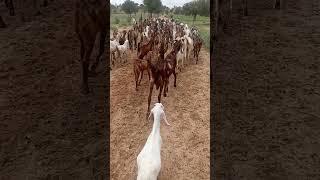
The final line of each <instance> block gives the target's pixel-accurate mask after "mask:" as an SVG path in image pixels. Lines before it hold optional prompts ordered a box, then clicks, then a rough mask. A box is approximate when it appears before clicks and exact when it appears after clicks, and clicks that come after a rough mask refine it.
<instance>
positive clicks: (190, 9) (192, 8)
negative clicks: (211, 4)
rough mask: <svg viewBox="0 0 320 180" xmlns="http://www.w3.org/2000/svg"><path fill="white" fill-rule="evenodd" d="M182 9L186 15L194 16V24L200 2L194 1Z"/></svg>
mask: <svg viewBox="0 0 320 180" xmlns="http://www.w3.org/2000/svg"><path fill="white" fill-rule="evenodd" d="M182 9H183V13H184V14H186V15H192V16H193V23H194V21H195V20H196V17H197V15H198V1H192V2H189V3H186V4H184V5H183V7H182Z"/></svg>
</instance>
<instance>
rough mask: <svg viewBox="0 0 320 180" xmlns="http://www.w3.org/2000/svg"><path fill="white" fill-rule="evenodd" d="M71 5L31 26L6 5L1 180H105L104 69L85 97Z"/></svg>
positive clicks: (0, 80) (0, 34) (56, 7)
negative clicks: (12, 15)
mask: <svg viewBox="0 0 320 180" xmlns="http://www.w3.org/2000/svg"><path fill="white" fill-rule="evenodd" d="M72 2H73V1H64V0H55V1H53V2H51V1H50V3H49V6H48V7H46V8H44V7H42V8H41V12H42V14H41V15H39V16H32V17H31V18H28V19H29V20H28V22H25V23H22V22H21V21H20V18H19V17H18V16H14V17H9V16H8V10H7V9H6V8H5V6H4V3H1V4H0V13H1V15H2V16H3V18H4V20H5V21H6V23H7V24H8V28H6V29H0V150H1V151H0V153H1V154H0V179H6V180H11V179H12V180H13V179H14V180H19V179H23V180H25V179H50V180H51V179H59V178H60V179H59V180H61V179H63V180H64V179H66V180H70V179H86V180H87V179H94V177H96V178H100V179H106V175H107V173H108V172H107V168H106V166H107V162H106V159H107V153H106V148H107V138H106V137H107V134H106V127H107V123H106V113H105V112H106V111H105V105H106V103H107V102H106V101H105V100H106V96H107V94H106V89H107V88H106V76H107V74H106V72H105V68H103V67H106V65H103V64H100V65H101V66H100V67H99V69H98V71H99V72H100V74H99V75H98V76H97V77H96V78H90V79H89V86H90V88H91V89H92V91H93V93H91V94H89V95H88V96H83V95H81V94H80V91H79V87H80V65H79V62H78V60H79V58H80V55H79V47H80V44H79V41H78V40H77V38H76V35H75V33H74V28H73V4H72ZM18 13H19V9H17V14H18ZM95 53H96V52H95ZM93 176H94V177H93Z"/></svg>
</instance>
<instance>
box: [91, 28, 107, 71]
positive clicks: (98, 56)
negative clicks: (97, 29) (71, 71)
mask: <svg viewBox="0 0 320 180" xmlns="http://www.w3.org/2000/svg"><path fill="white" fill-rule="evenodd" d="M106 35H107V32H106V31H102V32H101V33H100V47H99V53H98V55H97V57H96V61H95V62H94V63H93V65H92V66H91V70H90V75H91V76H96V75H97V74H96V68H97V66H98V65H99V62H100V58H101V56H102V54H103V52H104V49H105V48H104V44H105V39H106Z"/></svg>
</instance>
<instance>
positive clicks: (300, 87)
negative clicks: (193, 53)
mask: <svg viewBox="0 0 320 180" xmlns="http://www.w3.org/2000/svg"><path fill="white" fill-rule="evenodd" d="M248 2H249V16H248V17H243V18H241V19H239V18H238V17H237V16H238V15H237V13H236V12H235V13H234V14H233V18H234V19H233V20H232V22H231V27H230V28H229V30H228V31H227V32H228V34H224V35H222V37H221V41H219V43H218V44H217V46H216V50H215V52H214V57H215V59H214V61H213V62H214V66H213V67H214V69H213V72H214V75H213V78H214V80H213V82H214V83H213V86H212V88H213V90H214V91H213V92H214V93H213V97H212V99H213V101H214V104H213V107H215V108H213V109H212V110H213V111H212V114H211V115H212V118H213V120H212V122H213V123H214V125H215V128H214V129H213V132H214V134H215V136H214V142H213V144H212V146H211V150H212V151H213V153H214V154H215V156H214V157H215V159H214V160H215V164H214V166H213V169H214V172H215V176H216V178H217V179H319V177H320V169H319V167H320V159H319V157H320V154H319V152H320V141H319V140H320V133H319V129H320V126H319V120H320V113H319V112H320V104H319V102H320V74H319V73H320V71H319V60H320V51H319V48H320V16H319V15H320V3H319V1H304V0H296V1H293V0H292V1H291V0H288V1H287V2H288V6H287V10H285V11H282V12H281V11H279V10H273V9H272V4H271V3H272V0H270V1H267V0H266V1H248Z"/></svg>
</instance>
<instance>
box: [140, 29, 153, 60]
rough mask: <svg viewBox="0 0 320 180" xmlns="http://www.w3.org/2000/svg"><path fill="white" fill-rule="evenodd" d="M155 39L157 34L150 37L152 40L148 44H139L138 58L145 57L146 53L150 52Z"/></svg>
mask: <svg viewBox="0 0 320 180" xmlns="http://www.w3.org/2000/svg"><path fill="white" fill-rule="evenodd" d="M154 39H155V36H154V35H152V37H151V38H150V41H149V42H148V43H147V44H143V45H141V43H140V45H139V44H138V58H139V59H143V57H144V56H145V55H147V54H148V52H149V51H151V50H152V49H153V41H154Z"/></svg>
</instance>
